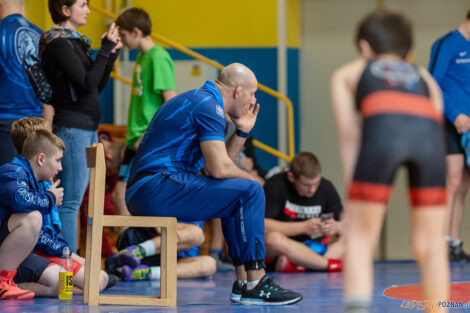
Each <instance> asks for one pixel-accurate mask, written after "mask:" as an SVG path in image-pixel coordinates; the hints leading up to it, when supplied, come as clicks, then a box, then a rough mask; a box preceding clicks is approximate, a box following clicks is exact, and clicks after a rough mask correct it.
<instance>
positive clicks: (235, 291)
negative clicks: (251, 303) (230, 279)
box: [230, 280, 246, 303]
mask: <svg viewBox="0 0 470 313" xmlns="http://www.w3.org/2000/svg"><path fill="white" fill-rule="evenodd" d="M245 284H246V283H245V282H243V281H238V280H236V281H235V282H234V283H233V286H232V293H231V294H230V301H232V302H235V303H240V298H241V297H242V289H243V286H245Z"/></svg>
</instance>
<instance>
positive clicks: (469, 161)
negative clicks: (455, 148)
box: [460, 131, 470, 167]
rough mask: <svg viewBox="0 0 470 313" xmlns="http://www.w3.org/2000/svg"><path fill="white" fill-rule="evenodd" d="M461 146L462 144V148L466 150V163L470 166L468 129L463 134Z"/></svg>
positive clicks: (469, 135) (469, 136)
mask: <svg viewBox="0 0 470 313" xmlns="http://www.w3.org/2000/svg"><path fill="white" fill-rule="evenodd" d="M460 146H462V149H463V150H464V151H465V161H466V162H465V163H467V166H468V167H470V131H466V132H465V133H463V134H462V137H461V139H460Z"/></svg>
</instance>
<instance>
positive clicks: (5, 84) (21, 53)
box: [0, 0, 42, 165]
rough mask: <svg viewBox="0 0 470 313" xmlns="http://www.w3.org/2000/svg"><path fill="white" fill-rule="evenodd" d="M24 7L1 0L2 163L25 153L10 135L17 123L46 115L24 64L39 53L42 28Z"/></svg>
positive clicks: (12, 0) (16, 1)
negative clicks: (24, 10)
mask: <svg viewBox="0 0 470 313" xmlns="http://www.w3.org/2000/svg"><path fill="white" fill-rule="evenodd" d="M22 7H23V1H22V0H0V142H1V143H2V149H1V150H0V165H2V164H5V163H7V162H10V161H11V160H12V159H13V157H15V155H16V154H17V153H21V151H18V152H17V151H16V149H15V146H14V145H13V142H12V141H11V138H10V129H11V125H12V124H13V122H14V121H15V120H17V119H20V118H23V117H32V116H35V117H41V116H42V105H41V102H40V101H39V100H38V98H37V97H36V95H35V93H34V91H33V88H32V87H31V84H30V83H29V79H28V75H27V74H26V71H25V70H24V69H23V65H22V62H23V60H27V61H29V60H30V55H34V56H37V47H38V42H39V37H40V36H41V34H42V31H41V30H40V29H39V28H38V27H36V26H35V25H33V24H32V23H30V22H29V21H28V20H26V19H25V18H24V17H23V16H22Z"/></svg>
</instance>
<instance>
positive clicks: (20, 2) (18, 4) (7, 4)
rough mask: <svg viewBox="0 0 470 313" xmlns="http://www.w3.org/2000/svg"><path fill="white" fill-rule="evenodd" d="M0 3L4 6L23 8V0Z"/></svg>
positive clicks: (9, 0) (8, 0)
mask: <svg viewBox="0 0 470 313" xmlns="http://www.w3.org/2000/svg"><path fill="white" fill-rule="evenodd" d="M0 3H2V4H3V5H5V6H15V7H22V6H23V0H0Z"/></svg>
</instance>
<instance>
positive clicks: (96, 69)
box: [46, 37, 116, 91]
mask: <svg viewBox="0 0 470 313" xmlns="http://www.w3.org/2000/svg"><path fill="white" fill-rule="evenodd" d="M67 40H68V39H65V38H59V39H56V40H54V41H52V42H51V43H50V44H49V45H50V47H49V48H48V50H49V51H50V57H49V58H50V59H51V60H54V61H55V62H56V63H57V66H58V69H59V70H60V71H62V72H63V74H64V76H65V79H67V80H68V81H69V82H70V83H71V84H72V85H73V87H74V88H75V89H77V90H80V91H91V90H93V89H94V88H98V85H99V82H100V81H101V78H102V77H103V73H104V71H105V68H106V65H107V63H108V59H109V56H110V54H111V50H112V49H113V47H114V46H115V45H116V44H115V43H114V42H112V41H111V40H109V39H107V38H106V37H105V38H103V41H102V46H101V49H100V50H99V52H98V55H97V57H96V60H95V62H94V63H93V65H92V66H91V68H90V69H88V70H87V69H86V68H85V66H84V64H83V61H82V59H81V58H80V56H79V55H78V54H77V52H76V51H75V48H74V47H73V46H72V45H71V44H70V43H69V42H67ZM46 62H47V61H46Z"/></svg>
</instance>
